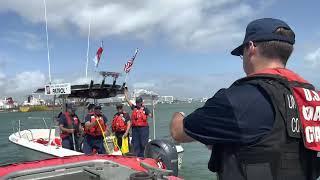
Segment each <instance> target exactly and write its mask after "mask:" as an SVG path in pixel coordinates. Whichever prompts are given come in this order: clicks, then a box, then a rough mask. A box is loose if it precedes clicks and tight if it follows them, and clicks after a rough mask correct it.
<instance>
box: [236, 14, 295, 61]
mask: <svg viewBox="0 0 320 180" xmlns="http://www.w3.org/2000/svg"><path fill="white" fill-rule="evenodd" d="M278 28H284V29H288V30H292V29H291V28H290V27H289V25H288V24H287V23H285V22H284V21H281V20H279V19H273V18H263V19H257V20H254V21H252V22H250V23H249V24H248V26H247V29H246V35H245V37H244V40H243V43H242V44H241V45H240V46H239V47H237V48H235V49H234V50H233V51H231V54H232V55H234V56H240V55H243V48H244V45H245V44H246V43H248V42H250V41H253V42H263V41H283V42H287V43H289V44H292V45H293V44H294V43H295V36H293V37H287V36H283V35H280V34H275V33H274V32H275V31H276V30H277V29H278Z"/></svg>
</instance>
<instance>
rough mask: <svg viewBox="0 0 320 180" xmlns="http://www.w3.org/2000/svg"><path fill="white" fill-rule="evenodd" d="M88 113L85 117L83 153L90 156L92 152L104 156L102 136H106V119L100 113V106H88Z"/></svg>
mask: <svg viewBox="0 0 320 180" xmlns="http://www.w3.org/2000/svg"><path fill="white" fill-rule="evenodd" d="M88 111H89V113H88V114H87V115H86V117H85V128H84V131H85V138H84V142H83V152H84V153H85V154H92V153H93V150H94V149H95V151H96V152H97V153H98V154H106V149H105V148H104V146H103V143H104V142H103V134H108V128H107V121H108V119H107V117H106V116H105V115H104V114H103V113H102V112H101V106H99V105H89V106H88Z"/></svg>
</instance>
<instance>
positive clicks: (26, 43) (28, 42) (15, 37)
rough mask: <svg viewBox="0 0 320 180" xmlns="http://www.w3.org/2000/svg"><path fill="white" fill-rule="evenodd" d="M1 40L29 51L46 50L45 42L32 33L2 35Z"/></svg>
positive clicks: (12, 32)
mask: <svg viewBox="0 0 320 180" xmlns="http://www.w3.org/2000/svg"><path fill="white" fill-rule="evenodd" d="M1 40H2V41H5V42H7V43H9V44H13V45H18V46H20V47H22V48H26V49H28V50H40V49H42V48H44V45H45V44H44V41H43V40H41V38H40V37H39V36H37V35H36V34H33V33H30V32H14V31H11V32H8V33H4V34H2V35H1Z"/></svg>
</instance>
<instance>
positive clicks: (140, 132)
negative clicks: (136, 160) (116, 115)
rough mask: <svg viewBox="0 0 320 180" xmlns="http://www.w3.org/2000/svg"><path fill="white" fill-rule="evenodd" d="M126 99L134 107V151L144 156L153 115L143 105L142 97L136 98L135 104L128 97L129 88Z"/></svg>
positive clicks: (132, 117)
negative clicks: (149, 120)
mask: <svg viewBox="0 0 320 180" xmlns="http://www.w3.org/2000/svg"><path fill="white" fill-rule="evenodd" d="M124 94H125V99H126V101H127V102H128V104H129V106H130V107H131V109H132V114H131V126H132V141H131V143H132V144H133V151H134V154H135V155H136V156H139V157H143V156H144V149H145V146H146V145H147V143H148V141H149V124H148V118H149V117H152V113H150V111H149V109H148V108H146V107H145V106H144V105H143V99H142V98H141V97H137V98H136V104H133V103H132V102H131V101H130V99H129V97H128V90H127V89H125V93H124Z"/></svg>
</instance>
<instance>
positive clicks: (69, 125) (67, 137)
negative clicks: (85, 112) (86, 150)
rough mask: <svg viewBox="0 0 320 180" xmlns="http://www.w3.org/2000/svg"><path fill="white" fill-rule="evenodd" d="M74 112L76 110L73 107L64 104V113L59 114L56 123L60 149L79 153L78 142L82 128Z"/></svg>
mask: <svg viewBox="0 0 320 180" xmlns="http://www.w3.org/2000/svg"><path fill="white" fill-rule="evenodd" d="M75 112H76V108H75V107H74V105H72V104H66V112H63V113H62V114H60V117H59V119H58V123H59V127H60V138H61V140H62V147H63V148H66V149H71V150H75V151H79V145H78V140H79V136H80V133H81V129H82V128H81V124H80V120H79V118H78V116H77V115H76V113H75ZM73 143H74V144H73ZM74 148H75V149H74Z"/></svg>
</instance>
